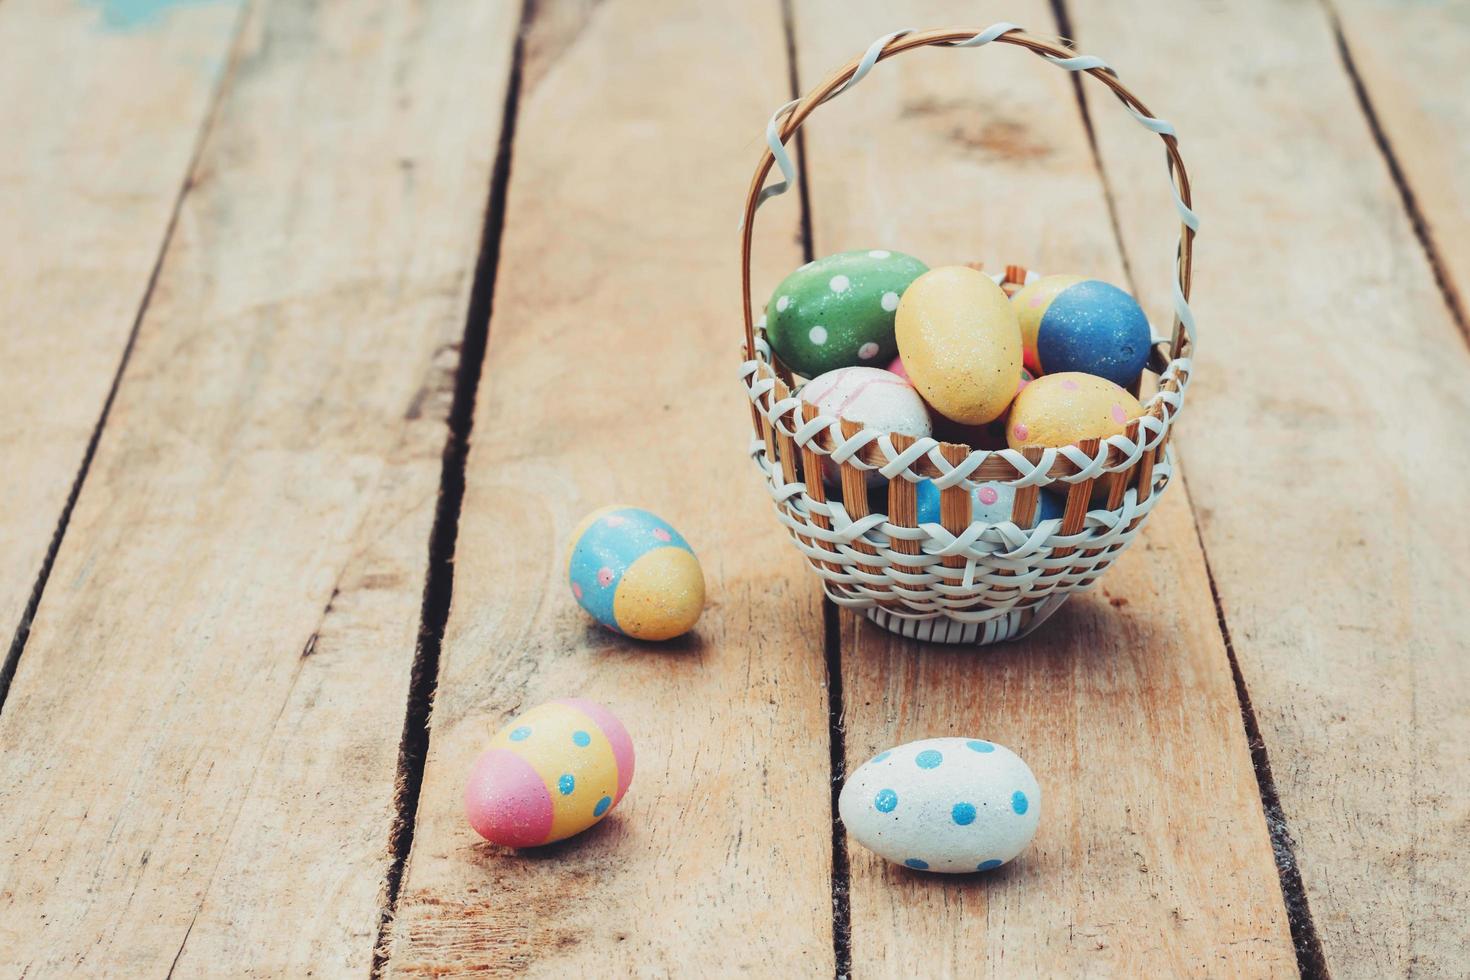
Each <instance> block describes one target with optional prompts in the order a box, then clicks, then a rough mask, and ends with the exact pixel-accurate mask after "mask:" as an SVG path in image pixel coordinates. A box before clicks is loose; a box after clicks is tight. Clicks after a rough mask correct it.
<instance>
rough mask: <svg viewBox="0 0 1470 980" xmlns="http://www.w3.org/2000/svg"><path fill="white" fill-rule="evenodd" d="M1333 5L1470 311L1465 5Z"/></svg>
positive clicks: (1469, 20)
mask: <svg viewBox="0 0 1470 980" xmlns="http://www.w3.org/2000/svg"><path fill="white" fill-rule="evenodd" d="M1331 7H1332V8H1333V9H1334V10H1335V11H1336V13H1337V17H1338V22H1339V24H1340V28H1341V32H1342V37H1343V40H1344V43H1345V44H1346V47H1347V50H1348V56H1349V57H1350V58H1351V61H1352V65H1353V69H1354V71H1356V73H1357V75H1358V77H1359V78H1360V80H1361V82H1362V84H1363V86H1364V88H1365V90H1366V91H1367V93H1368V98H1369V100H1370V101H1371V103H1372V109H1373V112H1374V117H1375V119H1376V120H1377V122H1378V124H1379V125H1380V126H1381V128H1382V135H1383V136H1384V137H1385V138H1386V139H1387V142H1388V146H1389V150H1390V152H1391V153H1392V154H1393V158H1394V160H1395V161H1396V162H1397V164H1398V166H1399V167H1400V168H1401V170H1402V177H1403V179H1404V180H1406V181H1407V183H1408V188H1409V191H1410V193H1411V195H1412V198H1413V200H1414V204H1415V206H1416V207H1417V210H1418V212H1419V215H1420V216H1421V217H1422V220H1423V222H1424V231H1425V234H1426V235H1427V237H1428V239H1429V242H1430V246H1431V248H1433V249H1434V254H1435V255H1436V256H1437V258H1438V261H1439V263H1440V265H1441V271H1442V275H1443V278H1444V285H1445V287H1446V288H1447V290H1448V291H1449V293H1450V294H1451V296H1452V297H1453V299H1452V302H1453V303H1454V304H1455V306H1456V307H1457V308H1458V312H1459V316H1460V317H1461V318H1462V319H1463V318H1464V317H1466V316H1467V315H1470V314H1467V312H1466V303H1467V302H1470V220H1467V217H1466V216H1467V215H1470V103H1467V101H1466V98H1465V90H1466V89H1467V88H1470V68H1467V66H1466V62H1465V58H1466V53H1467V43H1470V41H1467V39H1470V6H1467V5H1465V4H1462V3H1461V4H1456V3H1423V2H1412V0H1332V3H1331ZM1460 326H1461V328H1462V329H1470V327H1467V326H1466V324H1465V323H1464V322H1461V324H1460Z"/></svg>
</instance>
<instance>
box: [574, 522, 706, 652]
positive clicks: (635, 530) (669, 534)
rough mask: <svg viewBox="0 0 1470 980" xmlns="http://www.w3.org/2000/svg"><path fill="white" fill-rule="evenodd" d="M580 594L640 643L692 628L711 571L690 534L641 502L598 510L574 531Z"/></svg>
mask: <svg viewBox="0 0 1470 980" xmlns="http://www.w3.org/2000/svg"><path fill="white" fill-rule="evenodd" d="M567 576H568V578H569V579H570V580H571V586H572V594H573V595H574V596H576V597H577V602H578V603H579V604H580V605H581V606H582V608H583V609H585V610H587V612H589V613H591V614H592V618H594V619H596V620H597V621H598V622H599V623H601V624H602V625H603V626H606V627H607V628H608V629H610V630H613V631H615V632H618V633H626V634H627V635H628V636H632V637H636V638H638V639H640V640H668V639H672V638H673V637H676V636H679V635H681V634H684V633H687V632H689V630H690V629H692V628H693V627H694V624H695V622H696V621H697V620H698V619H699V614H700V612H702V611H703V609H704V572H703V570H701V568H700V567H699V559H697V558H695V557H694V551H693V549H691V548H690V547H689V543H688V542H687V541H685V540H684V537H683V535H681V534H680V533H679V532H678V531H676V530H674V528H673V527H672V526H671V525H670V524H669V523H668V522H667V521H665V520H664V519H663V518H661V517H659V516H658V515H656V514H652V513H649V512H648V511H646V510H643V509H641V508H638V507H626V506H622V505H615V506H612V507H604V508H603V509H602V510H598V511H594V512H593V513H591V514H588V515H587V516H586V517H585V518H583V520H582V523H581V524H579V525H578V526H577V529H576V530H575V531H573V532H572V543H571V549H570V553H569V555H568V558H567Z"/></svg>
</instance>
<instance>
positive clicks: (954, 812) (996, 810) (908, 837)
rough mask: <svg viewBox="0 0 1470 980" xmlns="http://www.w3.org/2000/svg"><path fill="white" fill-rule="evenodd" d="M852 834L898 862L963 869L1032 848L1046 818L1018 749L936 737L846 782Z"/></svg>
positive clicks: (883, 758)
mask: <svg viewBox="0 0 1470 980" xmlns="http://www.w3.org/2000/svg"><path fill="white" fill-rule="evenodd" d="M837 811H838V813H839V814H840V815H841V817H842V823H843V825H844V826H846V827H847V831H848V833H850V834H852V836H853V837H854V838H855V839H856V840H857V841H858V842H859V843H860V844H862V845H863V846H864V847H867V848H868V849H869V850H872V851H874V852H876V853H877V854H879V855H880V856H882V857H884V858H887V859H888V860H889V861H892V862H894V863H895V864H902V865H905V866H906V867H910V868H914V869H916V870H920V871H943V872H949V873H956V874H957V873H963V872H967V871H989V870H990V869H991V868H998V867H1000V866H1001V865H1003V864H1005V863H1006V862H1007V861H1010V860H1012V859H1013V858H1015V857H1016V855H1018V854H1020V853H1021V852H1022V851H1023V850H1025V848H1026V845H1027V844H1029V843H1030V842H1031V838H1032V837H1034V836H1035V834H1036V825H1037V821H1038V820H1039V819H1040V816H1041V789H1040V787H1039V786H1038V785H1037V784H1036V777H1035V776H1033V775H1032V773H1031V769H1030V768H1029V767H1028V766H1027V765H1026V763H1025V762H1023V761H1021V758H1020V757H1019V756H1017V755H1016V754H1015V753H1014V752H1012V751H1011V750H1010V749H1007V748H1005V747H1004V746H1002V745H997V744H995V743H994V742H988V741H985V740H983V739H976V738H929V739H924V740H922V741H918V742H909V743H907V744H906V745H900V746H898V747H897V748H893V749H889V750H888V751H886V752H879V753H878V754H877V755H875V756H874V757H873V758H872V759H869V760H868V761H867V762H865V763H863V764H862V765H861V766H859V767H858V768H857V769H856V770H855V771H854V772H853V773H852V775H850V776H848V778H847V782H846V783H845V784H844V785H843V787H842V793H841V795H840V796H839V797H838V800H837Z"/></svg>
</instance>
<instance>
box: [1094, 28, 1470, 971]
mask: <svg viewBox="0 0 1470 980" xmlns="http://www.w3.org/2000/svg"><path fill="white" fill-rule="evenodd" d="M1073 13H1074V16H1075V17H1076V21H1077V23H1076V27H1077V33H1078V35H1079V37H1080V38H1081V40H1082V42H1083V46H1084V48H1085V49H1086V50H1089V51H1095V52H1096V53H1098V54H1101V55H1105V56H1107V57H1109V58H1110V59H1111V60H1112V62H1113V64H1114V65H1116V66H1117V67H1118V68H1119V71H1120V73H1121V76H1122V77H1123V79H1125V80H1126V81H1127V82H1128V83H1129V84H1130V85H1131V86H1133V87H1134V88H1135V90H1136V91H1138V92H1140V93H1142V94H1144V95H1145V97H1146V98H1148V99H1154V100H1157V101H1158V103H1159V108H1160V109H1161V111H1164V110H1166V114H1167V115H1168V116H1169V117H1170V118H1171V119H1172V120H1173V121H1174V122H1175V124H1176V125H1177V126H1178V127H1179V129H1180V131H1181V133H1182V134H1183V143H1182V146H1183V149H1184V153H1185V158H1186V160H1188V161H1192V162H1193V163H1194V165H1195V170H1196V171H1197V172H1196V173H1195V174H1194V176H1195V177H1196V178H1197V180H1196V186H1197V188H1198V197H1197V199H1198V200H1199V201H1200V202H1202V204H1201V208H1200V210H1201V214H1202V216H1203V221H1204V227H1203V230H1202V232H1201V235H1200V250H1199V255H1200V257H1201V264H1200V267H1199V269H1198V274H1197V276H1196V279H1195V283H1196V291H1197V294H1198V315H1199V322H1200V324H1201V331H1202V347H1201V349H1202V351H1203V352H1204V354H1203V360H1202V362H1201V364H1202V367H1201V371H1200V375H1199V377H1200V383H1199V384H1198V385H1197V386H1196V387H1194V388H1192V389H1191V390H1190V396H1189V400H1190V408H1189V413H1188V415H1187V417H1186V424H1185V427H1184V430H1183V435H1182V437H1181V438H1182V439H1183V441H1184V449H1185V452H1186V453H1187V455H1188V459H1189V465H1190V475H1191V477H1192V478H1193V480H1192V483H1191V489H1192V491H1193V494H1194V499H1195V501H1196V503H1197V505H1198V507H1197V513H1198V516H1199V524H1200V531H1201V534H1202V536H1203V540H1204V543H1205V547H1206V549H1207V552H1208V555H1209V559H1210V565H1211V568H1212V570H1213V573H1214V578H1215V582H1216V584H1217V585H1218V588H1219V594H1220V600H1221V605H1222V609H1223V613H1224V616H1225V618H1226V621H1227V623H1228V627H1229V631H1230V636H1231V638H1232V640H1233V646H1234V650H1235V654H1236V657H1237V659H1238V661H1239V665H1240V670H1241V673H1242V674H1243V676H1244V679H1245V683H1246V687H1247V689H1248V691H1249V696H1250V703H1251V705H1252V706H1253V708H1254V712H1255V716H1256V718H1257V720H1258V722H1259V725H1260V729H1261V732H1262V734H1263V735H1264V738H1265V743H1266V748H1267V750H1268V752H1269V755H1270V760H1271V763H1272V769H1273V771H1274V775H1275V782H1276V786H1277V789H1278V791H1279V794H1280V801H1281V806H1282V809H1283V811H1284V814H1285V817H1286V819H1287V821H1288V823H1289V825H1290V828H1291V831H1292V833H1293V834H1294V835H1295V838H1296V841H1297V849H1296V856H1297V858H1298V863H1299V867H1300V872H1301V877H1302V879H1303V881H1304V883H1305V891H1306V897H1307V899H1308V901H1309V904H1310V910H1311V917H1312V920H1313V921H1314V922H1315V927H1316V931H1317V934H1318V935H1319V936H1320V942H1321V947H1322V950H1323V952H1324V954H1325V959H1326V966H1327V968H1328V969H1329V970H1330V971H1331V973H1332V975H1334V976H1339V977H1356V976H1362V977H1382V976H1403V975H1409V974H1414V975H1425V976H1449V975H1458V974H1461V973H1463V972H1464V969H1465V956H1466V946H1465V922H1464V914H1463V910H1464V909H1465V908H1466V906H1467V904H1470V874H1467V869H1470V858H1467V856H1466V852H1465V846H1464V844H1465V828H1466V826H1467V825H1470V778H1467V777H1470V768H1467V767H1470V763H1467V760H1470V712H1467V711H1466V709H1465V705H1466V704H1467V703H1470V658H1467V657H1466V656H1465V654H1466V645H1465V636H1466V633H1467V626H1470V608H1467V606H1466V604H1465V582H1466V580H1467V578H1470V529H1467V527H1466V524H1465V522H1464V521H1463V520H1460V519H1458V518H1459V516H1460V515H1463V514H1464V512H1465V501H1464V487H1465V485H1466V483H1467V480H1470V443H1467V441H1466V439H1465V431H1466V425H1467V423H1470V394H1467V393H1470V356H1467V353H1466V348H1465V344H1464V338H1463V337H1461V336H1460V335H1459V333H1458V331H1457V330H1456V328H1455V326H1454V324H1453V323H1452V322H1451V319H1450V317H1449V316H1448V314H1447V312H1446V309H1445V306H1444V303H1443V301H1442V298H1441V296H1440V293H1439V291H1438V290H1437V289H1436V287H1435V284H1434V281H1433V278H1432V276H1431V274H1430V270H1429V268H1428V266H1427V263H1426V261H1425V258H1424V254H1423V252H1422V250H1421V248H1420V245H1419V243H1418V242H1417V241H1416V240H1415V237H1414V234H1413V230H1412V228H1411V226H1410V222H1409V221H1408V220H1407V218H1406V216H1405V214H1404V212H1403V209H1402V207H1401V202H1400V198H1399V194H1398V192H1397V190H1396V188H1395V187H1394V186H1393V184H1392V182H1391V180H1390V179H1389V175H1388V173H1387V172H1386V169H1385V167H1384V165H1383V160H1382V158H1381V157H1380V155H1379V154H1378V151H1377V149H1376V147H1375V146H1374V144H1373V139H1372V135H1371V133H1370V131H1369V128H1368V126H1367V125H1366V124H1365V122H1364V119H1363V117H1362V114H1361V113H1360V111H1359V107H1358V103H1357V100H1356V98H1355V95H1354V92H1353V89H1352V85H1351V83H1350V80H1349V79H1348V78H1347V77H1346V75H1345V73H1344V71H1343V66H1342V63H1341V60H1340V58H1339V53H1338V51H1337V47H1336V44H1335V39H1334V37H1333V35H1332V32H1331V29H1330V24H1329V22H1328V19H1327V18H1326V16H1325V15H1324V12H1323V10H1322V9H1321V8H1319V7H1318V6H1316V5H1312V4H1303V5H1294V4H1279V3H1271V2H1267V0H1242V2H1239V3H1231V4H1216V5H1209V6H1192V7H1190V8H1189V9H1188V10H1187V11H1186V10H1185V9H1183V8H1176V7H1173V6H1167V5H1163V4H1155V3H1147V2H1144V0H1127V2H1123V3H1117V4H1109V5H1108V6H1107V8H1106V11H1104V10H1103V9H1102V8H1101V7H1099V6H1097V5H1081V4H1079V5H1075V7H1074V10H1073ZM1144 23H1146V24H1147V25H1148V30H1147V31H1146V32H1142V31H1140V30H1139V29H1138V25H1139V24H1144ZM1201 66H1205V67H1204V68H1203V70H1201ZM1093 105H1094V110H1093V118H1094V120H1095V121H1096V122H1097V123H1098V133H1099V139H1100V141H1101V146H1102V149H1103V155H1104V164H1105V168H1106V170H1107V171H1108V172H1109V173H1110V174H1111V176H1112V184H1113V187H1114V188H1115V192H1116V199H1117V205H1118V213H1119V215H1120V219H1121V226H1122V229H1123V234H1124V239H1125V242H1126V244H1127V247H1128V251H1129V253H1130V254H1131V255H1132V257H1133V264H1134V268H1135V269H1136V270H1137V271H1138V273H1139V274H1140V276H1142V277H1143V279H1142V281H1143V282H1144V283H1145V284H1146V286H1147V287H1148V290H1147V294H1148V299H1149V300H1150V305H1151V306H1152V307H1153V308H1155V309H1163V308H1165V306H1166V304H1167V303H1168V297H1167V293H1166V290H1165V289H1164V288H1163V287H1164V285H1165V281H1164V277H1165V275H1166V274H1167V273H1166V265H1167V262H1166V257H1165V256H1164V255H1162V254H1159V247H1160V245H1161V243H1163V242H1165V241H1168V240H1171V238H1172V233H1171V232H1170V231H1168V230H1166V226H1169V225H1172V224H1173V216H1172V215H1171V213H1170V209H1169V207H1168V204H1167V200H1166V199H1165V198H1164V197H1163V195H1162V194H1161V192H1160V189H1159V188H1158V187H1157V186H1155V184H1154V181H1155V180H1156V179H1157V178H1158V176H1159V170H1160V169H1161V168H1160V167H1159V157H1158V151H1157V147H1156V146H1154V145H1152V142H1151V141H1150V140H1149V139H1147V138H1146V137H1145V136H1144V135H1142V134H1141V133H1140V132H1139V131H1138V127H1137V126H1136V124H1134V123H1133V122H1132V121H1131V120H1129V119H1127V118H1126V117H1125V116H1122V114H1120V113H1119V112H1118V111H1117V107H1116V106H1114V105H1113V104H1112V103H1111V100H1109V99H1106V98H1102V99H1097V100H1095V101H1094V103H1093ZM1141 257H1149V258H1148V259H1147V261H1144V259H1143V258H1141Z"/></svg>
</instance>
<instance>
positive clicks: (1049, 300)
mask: <svg viewBox="0 0 1470 980" xmlns="http://www.w3.org/2000/svg"><path fill="white" fill-rule="evenodd" d="M1011 306H1012V308H1013V309H1014V310H1015V311H1016V319H1017V320H1018V321H1020V324H1021V348H1022V361H1023V363H1024V364H1025V365H1026V367H1028V368H1030V369H1031V370H1033V371H1036V372H1037V373H1038V374H1060V373H1063V372H1066V371H1081V372H1082V373H1084V374H1094V375H1097V376H1098V377H1100V378H1107V379H1108V380H1109V381H1111V382H1113V383H1114V384H1116V385H1119V386H1121V387H1124V388H1128V387H1131V386H1132V385H1133V384H1134V383H1136V382H1137V381H1138V379H1139V376H1140V375H1142V374H1143V369H1144V366H1145V365H1147V364H1148V355H1149V347H1150V345H1151V343H1152V331H1151V330H1150V329H1149V325H1148V317H1147V316H1145V315H1144V312H1143V308H1142V307H1140V306H1139V305H1138V301H1137V300H1136V299H1134V298H1133V297H1132V296H1130V295H1128V294H1127V293H1126V292H1124V291H1123V290H1121V289H1119V288H1118V287H1117V286H1114V285H1111V284H1110V283H1106V282H1103V281H1102V280H1100V279H1084V278H1082V277H1080V276H1043V277H1042V278H1040V279H1037V280H1036V281H1034V282H1032V283H1030V284H1028V285H1027V286H1025V287H1023V288H1022V289H1020V290H1018V291H1017V292H1016V294H1015V295H1014V296H1013V297H1011Z"/></svg>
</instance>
